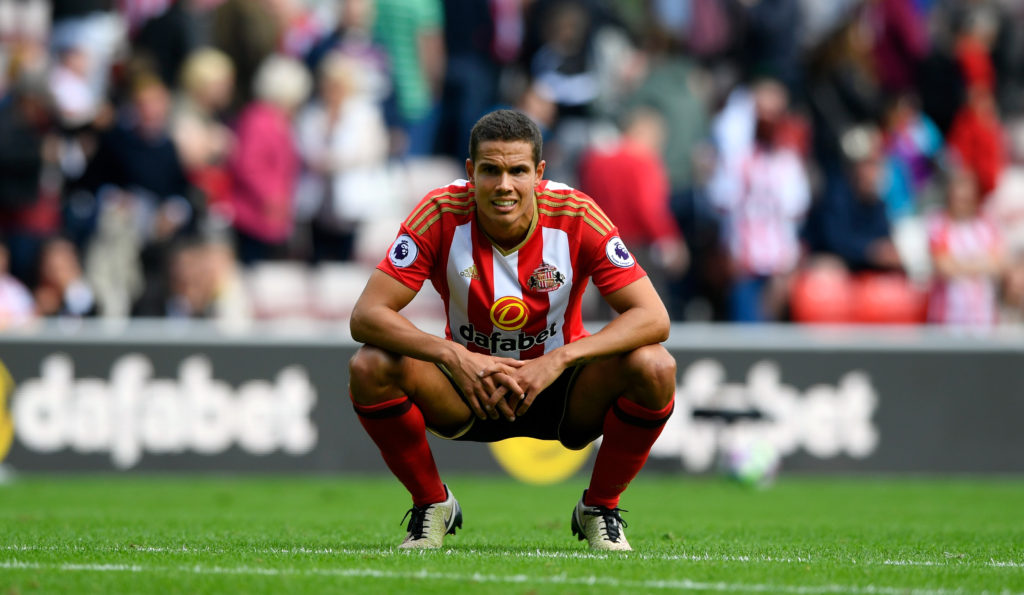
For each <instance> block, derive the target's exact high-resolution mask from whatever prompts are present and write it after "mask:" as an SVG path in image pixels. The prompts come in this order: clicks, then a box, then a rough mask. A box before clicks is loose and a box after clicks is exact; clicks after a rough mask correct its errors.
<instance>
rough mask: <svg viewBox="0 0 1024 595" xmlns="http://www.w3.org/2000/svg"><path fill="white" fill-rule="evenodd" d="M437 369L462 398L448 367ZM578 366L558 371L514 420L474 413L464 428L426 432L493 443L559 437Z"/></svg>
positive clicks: (452, 438) (444, 436) (448, 437)
mask: <svg viewBox="0 0 1024 595" xmlns="http://www.w3.org/2000/svg"><path fill="white" fill-rule="evenodd" d="M438 368H439V369H440V370H441V371H442V372H443V373H444V375H445V377H447V378H448V382H449V383H451V385H452V388H454V389H455V392H456V393H458V395H459V396H460V397H462V400H463V401H465V400H466V395H464V394H462V389H460V388H459V387H458V386H457V385H456V384H455V380H454V379H453V378H452V375H451V374H450V373H449V372H448V370H447V369H445V368H444V366H438ZM582 369H583V366H582V365H577V366H573V367H571V368H568V369H567V370H565V371H564V372H562V374H561V375H559V377H558V378H556V379H555V381H554V382H552V383H551V385H550V386H548V387H547V388H545V389H544V390H543V391H541V393H540V394H539V395H537V398H536V399H534V400H533V403H532V404H531V405H530V408H529V409H527V410H526V413H524V414H523V415H519V416H517V417H516V420H515V421H508V420H507V419H505V418H504V417H499V418H498V419H478V418H477V417H476V415H474V416H473V417H472V418H470V420H469V422H468V423H467V424H466V426H465V427H464V428H462V429H460V430H459V431H458V432H456V433H455V434H453V435H444V434H442V433H440V432H438V431H437V430H434V429H431V430H430V431H431V432H432V433H433V434H434V435H436V436H438V437H440V438H444V439H446V440H466V441H470V442H497V441H499V440H504V439H506V438H515V437H520V436H525V437H527V438H539V439H540V440H560V439H561V431H560V430H561V429H562V424H563V423H564V422H565V415H566V410H567V409H568V405H569V393H570V392H572V387H573V386H574V385H575V384H576V377H577V376H578V375H579V373H580V370H582Z"/></svg>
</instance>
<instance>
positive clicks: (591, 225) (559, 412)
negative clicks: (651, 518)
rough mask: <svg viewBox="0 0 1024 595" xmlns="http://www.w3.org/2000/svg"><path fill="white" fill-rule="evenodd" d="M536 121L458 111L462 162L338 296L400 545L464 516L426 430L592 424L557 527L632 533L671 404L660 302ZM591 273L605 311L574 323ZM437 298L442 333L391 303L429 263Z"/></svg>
mask: <svg viewBox="0 0 1024 595" xmlns="http://www.w3.org/2000/svg"><path fill="white" fill-rule="evenodd" d="M541 143H542V141H541V135H540V131H539V130H538V128H537V126H536V125H534V123H533V122H532V121H531V120H530V119H529V118H527V117H526V116H524V115H523V114H521V113H518V112H515V111H510V110H498V111H495V112H491V113H489V114H487V115H485V116H484V117H482V118H481V119H480V120H479V121H478V122H477V123H476V125H475V126H474V127H473V130H472V133H471V136H470V144H469V159H467V160H466V175H467V178H468V180H457V181H455V182H452V183H451V184H449V185H448V186H446V187H443V188H438V189H435V190H433V191H431V192H429V193H428V194H427V196H426V197H425V198H424V199H423V200H422V201H420V203H419V204H418V205H417V206H416V208H415V209H413V211H412V213H411V214H410V215H409V217H408V218H407V219H406V220H405V222H404V223H403V224H402V227H401V230H400V231H399V234H398V237H397V239H395V241H394V243H393V244H392V245H391V247H390V248H389V250H388V253H387V256H386V257H384V259H383V260H382V261H381V263H380V265H378V270H376V271H374V272H373V274H372V275H371V277H370V280H369V281H368V283H367V285H366V288H365V289H364V290H363V293H362V295H361V296H360V298H359V300H358V302H357V303H356V306H355V309H354V311H353V313H352V320H351V328H352V336H353V337H354V338H355V339H356V341H359V342H360V343H363V344H364V345H363V346H362V347H360V349H359V350H358V351H357V352H356V354H355V355H354V356H353V357H352V360H351V361H350V362H349V371H350V391H351V397H352V401H353V403H354V406H355V410H356V413H357V414H358V416H359V420H360V422H361V423H362V425H363V427H364V428H365V429H366V431H367V433H369V435H370V437H371V438H372V439H373V441H374V442H375V443H376V444H377V447H378V448H380V451H381V454H382V455H383V457H384V461H385V462H386V463H387V465H388V468H389V469H391V471H392V472H393V473H394V474H395V476H396V477H397V478H398V479H399V481H401V482H402V484H403V485H404V486H405V487H406V489H408V490H409V492H410V494H411V495H412V501H413V507H412V509H411V510H410V511H409V513H410V514H411V519H410V521H409V524H408V527H407V531H408V534H407V536H406V538H405V540H404V541H403V542H402V544H401V545H400V546H399V547H401V548H438V547H441V543H442V540H443V538H444V536H445V535H446V534H454V533H455V530H456V528H461V526H462V510H461V509H460V508H459V503H458V501H456V500H455V497H454V496H453V495H452V492H451V490H450V489H448V487H447V485H445V484H444V483H442V481H441V478H440V475H439V474H438V471H437V467H436V465H435V463H434V459H433V455H432V454H431V452H430V447H429V445H428V443H427V438H426V430H427V429H429V430H430V431H431V432H433V433H434V434H436V435H437V436H440V437H442V438H446V439H451V440H472V441H481V442H492V441H497V440H503V439H505V438H509V437H513V436H529V437H533V438H539V439H544V440H558V441H559V442H561V443H562V444H563V445H565V446H566V447H568V448H571V449H580V448H583V447H585V446H586V445H587V444H589V443H590V442H591V441H593V440H594V439H596V438H597V437H599V436H601V435H602V434H603V435H604V440H603V441H602V443H601V448H600V450H599V452H598V454H597V460H596V462H595V464H594V470H593V474H592V476H591V480H590V486H589V488H587V489H586V490H584V492H583V496H582V498H581V499H580V501H579V502H578V503H577V504H576V508H575V509H574V510H573V513H572V524H571V527H572V531H573V534H574V535H577V536H578V537H579V539H580V540H583V539H586V540H587V541H588V542H589V544H590V547H592V548H594V549H600V550H629V549H631V548H630V545H629V542H628V541H627V540H626V535H625V533H624V532H623V527H625V526H626V523H625V522H624V521H623V520H622V517H621V516H620V513H621V512H622V510H621V509H620V508H619V507H618V504H619V496H620V495H621V494H622V492H623V491H624V490H625V489H626V487H627V486H628V485H629V483H630V481H632V480H633V478H634V477H635V476H636V475H637V473H639V471H640V469H641V467H643V465H644V463H645V462H646V460H647V456H648V454H649V453H650V450H651V446H652V445H653V444H654V441H655V440H656V439H657V438H658V435H659V434H660V433H661V430H662V428H663V427H664V425H665V421H666V420H667V419H668V417H669V415H671V413H672V408H673V404H674V401H673V399H674V396H675V370H676V367H675V360H674V359H673V358H672V356H671V355H670V354H669V353H668V351H667V350H666V349H665V348H664V347H662V346H661V345H660V342H662V341H664V340H665V339H666V338H667V337H668V332H669V318H668V314H667V312H666V310H665V306H664V305H663V304H662V302H661V299H660V298H659V297H658V294H657V293H656V292H655V290H654V288H653V286H652V285H651V282H650V281H649V279H648V278H647V276H646V275H645V273H644V271H643V270H642V269H641V268H640V267H639V266H638V265H637V264H636V261H635V260H634V258H633V256H632V255H631V254H630V253H629V251H628V250H627V248H626V246H625V245H624V244H623V242H622V240H621V239H619V237H618V234H617V230H616V228H615V225H614V224H613V223H612V222H611V221H609V220H608V218H607V217H606V216H605V214H604V213H603V212H601V210H600V209H599V208H598V207H597V206H596V205H595V204H594V202H593V201H592V200H591V199H590V198H589V197H588V196H586V195H584V194H582V193H580V192H578V191H576V190H574V189H572V188H570V187H568V186H566V185H564V184H559V183H555V182H551V181H547V180H544V179H543V175H544V167H545V162H544V161H543V160H542V159H541V148H542V146H541ZM588 278H592V279H593V281H594V283H595V284H596V286H597V288H598V289H599V290H600V292H601V294H602V296H603V297H604V299H605V300H606V301H607V302H608V304H609V305H610V306H611V307H612V308H613V309H614V310H615V311H616V312H618V316H617V317H616V318H615V319H614V320H612V321H611V322H609V323H608V324H607V325H606V326H605V327H604V328H602V329H601V330H600V331H598V332H596V333H594V334H593V335H589V336H588V333H587V331H586V330H585V329H584V327H583V323H582V316H581V312H580V300H581V298H582V296H583V291H584V289H585V287H586V284H587V280H588ZM428 279H429V280H430V282H431V283H432V284H433V285H434V287H435V288H436V289H437V291H438V292H439V293H440V294H441V296H442V298H443V299H444V302H445V311H446V312H447V317H448V321H447V328H446V330H445V335H446V337H445V338H444V339H442V338H440V337H436V336H433V335H430V334H428V333H425V332H423V331H421V330H419V329H417V328H416V327H415V326H414V325H413V324H412V323H411V322H409V321H408V320H407V319H406V318H404V317H403V316H402V315H401V314H400V311H401V310H402V308H403V307H405V305H406V304H408V303H409V302H410V301H411V300H412V299H413V297H414V296H415V295H416V293H417V292H418V291H419V289H420V288H421V287H422V285H423V282H424V281H426V280H428Z"/></svg>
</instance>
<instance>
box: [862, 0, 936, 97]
mask: <svg viewBox="0 0 1024 595" xmlns="http://www.w3.org/2000/svg"><path fill="white" fill-rule="evenodd" d="M862 18H863V20H862V21H861V26H862V27H864V28H865V30H866V31H867V33H868V35H869V36H870V39H871V41H872V54H873V58H874V60H873V66H874V71H875V72H876V73H877V75H878V82H879V84H880V85H881V87H882V89H883V90H884V91H886V92H887V93H900V92H904V91H908V90H910V89H912V88H913V85H914V84H915V82H916V75H915V70H916V69H917V66H918V65H919V64H920V63H921V61H922V60H924V58H925V56H926V55H927V54H928V49H929V48H928V46H929V42H928V30H927V28H926V26H925V18H924V14H923V12H921V11H919V10H918V8H917V7H916V6H915V5H914V0H866V2H865V3H864V10H863V13H862Z"/></svg>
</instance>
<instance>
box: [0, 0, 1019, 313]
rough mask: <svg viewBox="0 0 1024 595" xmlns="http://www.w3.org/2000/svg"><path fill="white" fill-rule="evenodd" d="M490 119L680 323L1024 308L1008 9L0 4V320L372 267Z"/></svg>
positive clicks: (982, 2)
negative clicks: (558, 185) (426, 174)
mask: <svg viewBox="0 0 1024 595" xmlns="http://www.w3.org/2000/svg"><path fill="white" fill-rule="evenodd" d="M496 107H512V108H515V109H518V110H521V111H523V112H524V113H526V114H527V115H529V116H530V117H531V118H533V119H534V120H535V121H536V122H537V124H538V125H539V126H540V128H541V130H542V131H543V133H544V138H545V158H546V159H547V162H548V169H547V172H548V173H547V177H549V178H551V179H555V180H558V181H561V182H565V183H568V184H570V185H573V186H575V187H577V188H579V189H581V190H582V191H584V192H586V193H588V194H590V195H591V196H592V197H594V199H595V200H596V201H598V203H599V204H600V205H601V206H602V207H603V208H604V209H605V210H606V211H607V212H608V214H609V215H610V216H611V218H612V219H613V220H614V221H615V222H616V223H617V224H618V226H619V228H620V232H621V235H622V237H623V239H624V240H625V241H626V242H627V244H628V245H630V246H631V248H632V250H633V251H634V253H636V255H637V258H638V260H639V261H640V262H641V264H643V265H644V266H645V268H646V269H647V270H648V271H649V272H650V274H651V278H652V280H653V281H654V282H655V284H656V286H657V287H658V289H659V292H660V293H661V295H662V296H663V297H664V299H665V301H666V303H667V304H668V306H669V309H670V313H671V315H672V317H673V318H674V319H676V320H713V321H736V322H761V321H795V322H808V323H811V322H865V323H887V322H907V323H918V322H922V323H923V322H926V321H927V322H933V323H939V324H951V325H969V326H972V327H988V326H993V325H996V324H1008V323H1018V322H1021V321H1024V3H1022V2H1017V1H1015V0H831V1H828V2H821V1H818V0H0V328H2V327H5V326H8V325H16V324H23V323H25V322H27V321H31V320H35V319H38V318H39V317H46V316H66V317H86V316H101V317H127V316H155V317H175V318H215V319H222V320H240V321H241V320H247V319H251V318H252V317H254V316H259V315H260V314H259V311H258V309H256V308H254V307H253V301H254V300H255V299H258V298H259V295H254V293H253V290H252V286H251V285H250V284H247V282H246V278H247V275H248V274H249V272H250V271H253V270H255V269H256V268H258V267H261V266H263V265H265V264H267V263H282V262H285V263H292V264H296V263H299V264H302V265H305V266H309V267H317V266H319V265H324V264H330V263H354V264H355V265H357V266H362V267H363V268H364V269H365V268H368V267H372V266H373V264H374V263H375V262H376V260H377V259H378V258H379V257H380V250H381V248H380V246H382V245H386V242H387V241H388V240H389V239H390V238H387V239H385V240H383V241H384V243H381V244H379V245H376V244H375V243H371V244H370V245H371V246H374V245H376V249H375V250H374V249H370V250H368V251H364V250H363V249H361V248H360V246H361V245H363V244H365V243H366V242H365V241H364V242H362V244H361V238H364V237H365V235H366V234H367V233H369V231H368V230H370V229H371V228H372V227H373V225H374V224H375V223H379V222H380V221H381V220H382V219H384V220H386V222H387V223H388V225H387V230H388V231H387V233H389V234H392V235H393V233H394V230H395V229H397V224H396V223H394V222H393V221H391V220H390V219H388V218H389V217H394V216H396V215H397V216H398V217H399V220H400V217H401V215H403V214H404V213H405V212H407V210H408V208H409V207H411V205H412V203H413V202H414V201H415V200H416V199H417V198H418V197H419V196H421V195H422V194H423V193H424V192H426V191H427V190H429V189H430V187H429V186H427V187H410V186H415V184H412V183H410V181H409V177H408V176H407V175H403V174H402V172H405V171H407V169H406V168H408V167H411V164H415V163H428V164H436V163H444V164H447V166H448V167H449V169H451V170H452V171H454V172H456V175H457V172H458V171H459V170H460V169H461V163H462V161H463V160H464V159H465V157H466V151H467V145H468V138H469V130H470V128H471V127H472V125H473V123H474V122H475V121H476V119H477V118H479V117H480V116H481V115H483V114H484V113H486V112H487V111H490V110H492V109H494V108H496ZM435 169H436V168H435ZM440 169H441V170H445V171H447V170H446V169H445V167H440ZM445 181H447V180H441V183H443V182H445ZM343 285H344V283H343Z"/></svg>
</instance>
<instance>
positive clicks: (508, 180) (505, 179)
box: [498, 171, 512, 190]
mask: <svg viewBox="0 0 1024 595" xmlns="http://www.w3.org/2000/svg"><path fill="white" fill-rule="evenodd" d="M498 188H501V189H502V190H511V189H512V175H511V174H509V173H508V172H507V171H506V172H502V173H501V177H500V178H499V179H498Z"/></svg>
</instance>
